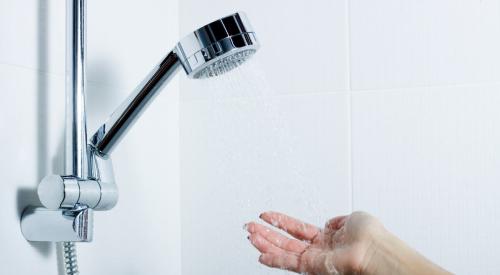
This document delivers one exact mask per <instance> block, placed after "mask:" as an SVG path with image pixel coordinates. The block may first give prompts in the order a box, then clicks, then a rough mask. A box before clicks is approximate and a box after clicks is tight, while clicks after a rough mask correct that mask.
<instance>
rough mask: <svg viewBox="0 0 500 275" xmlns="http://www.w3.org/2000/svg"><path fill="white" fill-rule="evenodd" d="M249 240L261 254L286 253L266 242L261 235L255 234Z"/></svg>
mask: <svg viewBox="0 0 500 275" xmlns="http://www.w3.org/2000/svg"><path fill="white" fill-rule="evenodd" d="M248 239H249V240H250V242H251V243H252V245H253V246H255V248H257V250H259V251H260V252H261V253H273V254H282V253H285V250H283V249H281V248H279V247H277V246H275V245H273V244H272V243H271V242H270V241H268V240H266V239H265V238H264V237H262V236H261V235H260V234H259V233H253V234H251V235H250V236H248Z"/></svg>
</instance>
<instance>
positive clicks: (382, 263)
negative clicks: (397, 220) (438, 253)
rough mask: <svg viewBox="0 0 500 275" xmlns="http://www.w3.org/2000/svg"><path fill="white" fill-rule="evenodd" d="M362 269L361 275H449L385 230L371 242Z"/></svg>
mask: <svg viewBox="0 0 500 275" xmlns="http://www.w3.org/2000/svg"><path fill="white" fill-rule="evenodd" d="M362 267H363V268H362V272H361V274H363V275H381V274H402V275H405V274H407V275H413V274H432V275H444V274H451V273H449V272H447V271H446V270H444V269H442V268H440V267H439V266H437V265H435V264H434V263H432V262H431V261H429V260H427V259H426V258H425V257H424V256H422V255H421V254H420V253H418V252H417V251H416V250H414V249H412V248H411V247H409V246H408V245H407V244H405V243H404V242H403V241H401V240H400V239H399V238H398V237H396V236H395V235H393V234H391V233H390V232H388V231H386V230H383V232H380V233H379V234H377V235H375V236H374V238H373V239H372V240H371V244H370V245H369V246H368V249H367V252H366V256H365V257H364V261H363V266H362Z"/></svg>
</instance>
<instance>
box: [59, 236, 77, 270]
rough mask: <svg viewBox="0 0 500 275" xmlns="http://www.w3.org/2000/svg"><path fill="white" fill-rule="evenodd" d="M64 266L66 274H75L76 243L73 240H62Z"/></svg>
mask: <svg viewBox="0 0 500 275" xmlns="http://www.w3.org/2000/svg"><path fill="white" fill-rule="evenodd" d="M63 253H64V254H63V255H64V268H65V270H66V275H77V274H80V273H79V272H78V263H77V261H76V245H75V243H74V242H63Z"/></svg>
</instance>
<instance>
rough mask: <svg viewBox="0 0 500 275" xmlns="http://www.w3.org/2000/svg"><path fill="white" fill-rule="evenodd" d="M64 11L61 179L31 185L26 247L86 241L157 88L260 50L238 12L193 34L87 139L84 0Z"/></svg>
mask: <svg viewBox="0 0 500 275" xmlns="http://www.w3.org/2000/svg"><path fill="white" fill-rule="evenodd" d="M67 7H68V8H67V13H68V15H67V29H68V32H67V56H66V60H67V62H66V63H67V64H66V75H67V86H66V99H67V101H66V143H65V151H66V153H65V156H66V160H65V163H66V164H65V174H64V175H49V176H46V177H45V178H44V179H43V180H42V181H41V182H40V184H39V185H38V196H39V198H40V201H41V203H42V204H43V206H44V207H32V206H29V207H27V208H26V209H25V211H24V212H23V215H22V217H21V230H22V233H23V235H24V237H25V238H26V239H27V240H29V241H46V242H70V241H71V242H73V241H75V242H90V241H91V240H92V235H93V211H94V210H109V209H111V208H113V207H114V206H115V205H116V203H117V202H118V190H117V187H116V184H115V180H114V175H113V167H112V163H111V158H110V154H111V152H112V150H113V149H114V148H115V147H116V145H117V144H118V142H119V141H120V140H121V139H122V138H123V136H124V135H125V134H126V133H127V130H128V129H130V127H131V126H132V125H133V124H134V122H135V121H136V120H137V119H138V118H139V116H140V115H141V114H142V112H143V111H144V110H145V109H146V107H147V106H148V105H149V104H150V103H151V102H152V100H153V99H154V98H155V96H156V95H158V93H159V92H160V91H161V90H162V87H164V85H166V83H168V82H169V80H170V79H171V78H172V77H173V76H174V75H175V73H176V72H177V71H178V69H179V68H180V67H181V66H182V67H183V68H184V70H185V72H186V74H187V75H188V77H190V78H193V79H199V78H207V77H213V76H217V75H220V74H223V73H226V72H228V71H230V70H232V69H234V68H236V67H237V66H239V65H240V64H242V63H243V62H245V61H246V60H247V59H248V58H250V57H251V56H252V55H253V54H254V53H255V52H256V51H257V50H258V48H259V43H258V41H257V39H256V36H255V33H254V31H253V29H252V27H251V26H250V24H249V22H248V20H247V18H246V16H245V15H244V14H243V13H234V14H232V15H229V16H227V17H224V18H221V19H219V20H216V21H214V22H212V23H210V24H208V25H205V26H204V27H201V28H199V29H198V30H196V31H194V32H193V33H191V34H189V35H188V36H186V37H185V38H184V39H182V40H181V41H180V42H179V43H177V45H176V46H175V47H174V49H173V50H172V51H170V52H169V53H168V54H167V55H166V57H165V58H164V59H163V60H162V61H161V62H160V63H159V64H158V65H157V66H156V67H154V68H153V70H152V71H151V72H150V73H149V74H148V75H147V76H146V78H145V79H144V80H143V81H142V82H141V83H140V84H139V86H137V88H136V89H135V90H134V91H133V92H132V93H131V95H130V96H129V97H128V98H127V99H126V100H125V101H124V102H123V103H122V104H121V105H120V106H119V107H118V108H117V109H116V110H115V112H113V113H112V115H111V116H110V118H109V119H108V121H107V122H106V123H104V124H103V125H102V126H101V127H100V128H99V129H98V130H97V132H96V133H95V134H94V135H93V136H92V137H91V138H90V139H89V140H88V139H87V131H86V113H85V0H67ZM71 245H72V244H71V243H65V247H66V246H68V247H70V246H71ZM75 274H76V273H75Z"/></svg>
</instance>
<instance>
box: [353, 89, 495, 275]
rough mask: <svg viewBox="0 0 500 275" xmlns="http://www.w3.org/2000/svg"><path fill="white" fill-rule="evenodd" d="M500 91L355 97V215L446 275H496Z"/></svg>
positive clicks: (393, 92)
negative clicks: (375, 221) (377, 221)
mask: <svg viewBox="0 0 500 275" xmlns="http://www.w3.org/2000/svg"><path fill="white" fill-rule="evenodd" d="M499 89H500V86H498V85H490V86H486V85H484V86H480V85H477V86H461V87H460V86H457V87H442V88H421V89H418V88H415V89H410V90H398V89H395V90H390V91H389V90H387V91H380V92H354V93H353V99H352V104H353V105H352V106H353V107H352V114H353V115H352V148H353V149H352V154H353V155H352V161H353V166H352V171H353V184H354V187H353V192H354V199H353V202H354V208H355V209H362V210H366V211H369V212H372V213H373V214H375V215H377V216H379V217H380V218H381V219H382V221H383V222H384V223H385V224H386V225H387V227H388V228H389V230H391V231H394V232H395V233H396V234H397V235H399V236H400V237H401V238H402V239H403V240H405V241H407V242H409V243H410V244H411V245H412V246H414V247H416V248H417V249H418V250H419V251H421V252H423V254H424V255H426V256H428V257H429V258H431V259H432V260H434V261H436V262H437V263H439V264H441V265H443V266H444V267H446V268H449V269H451V270H452V271H453V272H456V273H461V274H473V273H477V272H479V273H481V274H498V273H499V272H500V268H499V267H498V265H497V264H496V262H497V261H496V259H497V258H498V255H497V253H496V251H497V248H498V247H499V245H500V239H499V238H498V237H497V232H498V231H499V230H500V222H498V220H497V219H496V218H495V217H498V216H499V215H500V210H499V208H498V194H499V192H500V188H499V185H498V181H499V179H500V169H498V167H500V155H499V154H498V148H499V147H500V128H499V127H498V125H500V116H498V110H499V106H500V94H499V93H498V90H499Z"/></svg>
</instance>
